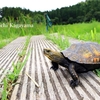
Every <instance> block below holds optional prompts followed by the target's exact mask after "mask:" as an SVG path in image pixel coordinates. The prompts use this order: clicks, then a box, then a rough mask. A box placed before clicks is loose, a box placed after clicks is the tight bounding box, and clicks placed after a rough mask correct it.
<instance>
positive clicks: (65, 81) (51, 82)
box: [11, 36, 100, 100]
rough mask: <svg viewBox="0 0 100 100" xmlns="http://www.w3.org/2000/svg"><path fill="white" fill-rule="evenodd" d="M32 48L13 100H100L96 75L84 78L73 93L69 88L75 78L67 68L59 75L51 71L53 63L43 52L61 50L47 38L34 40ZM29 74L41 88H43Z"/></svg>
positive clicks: (99, 82) (39, 37) (86, 74)
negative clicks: (44, 49)
mask: <svg viewBox="0 0 100 100" xmlns="http://www.w3.org/2000/svg"><path fill="white" fill-rule="evenodd" d="M29 48H30V49H31V53H30V56H29V58H28V61H27V63H26V65H25V67H24V68H23V70H22V72H21V74H20V76H19V79H18V82H20V84H18V85H16V86H15V88H14V90H13V93H12V97H11V100H100V78H99V77H97V76H96V75H95V74H94V73H93V72H88V73H84V74H80V81H81V83H80V85H79V86H78V87H76V88H75V89H72V88H71V87H70V86H69V81H70V80H71V77H70V75H69V73H68V72H67V70H66V69H65V68H63V67H61V66H60V68H59V69H58V70H57V71H56V72H54V71H53V70H52V69H51V70H50V67H51V63H50V60H49V59H47V58H46V57H45V56H44V55H43V48H51V49H54V50H58V49H57V47H56V46H55V45H54V44H53V43H52V42H50V41H48V40H46V39H45V37H44V36H33V37H32V38H31V41H30V44H29ZM26 73H28V74H29V75H30V76H31V77H32V78H33V79H34V80H35V81H36V82H37V83H38V84H39V86H40V87H39V88H38V87H36V86H35V84H34V83H33V81H32V80H31V79H30V78H29V77H28V76H27V75H26Z"/></svg>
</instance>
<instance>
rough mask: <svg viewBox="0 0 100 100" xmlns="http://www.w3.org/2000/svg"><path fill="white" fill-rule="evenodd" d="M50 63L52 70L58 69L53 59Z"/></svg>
mask: <svg viewBox="0 0 100 100" xmlns="http://www.w3.org/2000/svg"><path fill="white" fill-rule="evenodd" d="M51 63H52V67H51V68H50V69H53V70H54V71H56V70H57V69H58V64H57V63H55V62H53V61H52V62H51Z"/></svg>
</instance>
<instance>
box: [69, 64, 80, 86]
mask: <svg viewBox="0 0 100 100" xmlns="http://www.w3.org/2000/svg"><path fill="white" fill-rule="evenodd" d="M74 67H75V65H74V64H70V65H69V68H68V70H69V73H70V75H71V77H72V79H73V80H71V81H70V86H71V87H72V88H75V87H76V86H78V84H79V77H78V75H77V73H76V71H75V69H74Z"/></svg>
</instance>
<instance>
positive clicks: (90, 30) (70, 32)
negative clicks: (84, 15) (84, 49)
mask: <svg viewBox="0 0 100 100" xmlns="http://www.w3.org/2000/svg"><path fill="white" fill-rule="evenodd" d="M49 32H50V33H59V34H60V35H64V36H67V37H68V36H69V37H73V38H76V39H80V40H85V41H95V42H98V43H100V38H99V37H100V23H99V22H96V21H94V22H91V23H78V24H73V25H70V24H69V25H55V26H53V27H52V29H50V31H49Z"/></svg>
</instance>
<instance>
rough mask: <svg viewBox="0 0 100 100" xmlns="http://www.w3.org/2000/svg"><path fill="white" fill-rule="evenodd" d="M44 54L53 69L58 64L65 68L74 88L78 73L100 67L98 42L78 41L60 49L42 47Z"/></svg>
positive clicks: (55, 68)
mask: <svg viewBox="0 0 100 100" xmlns="http://www.w3.org/2000/svg"><path fill="white" fill-rule="evenodd" d="M43 53H44V55H45V56H46V57H47V58H49V59H50V60H51V64H52V67H51V69H53V70H54V71H56V70H57V69H58V68H59V65H60V66H62V67H65V68H67V70H68V72H69V74H70V76H71V77H72V80H71V81H70V86H71V87H72V88H75V87H76V86H78V85H79V83H80V79H79V74H78V73H85V72H88V71H93V70H95V69H99V68H100V44H98V43H96V42H91V41H90V42H79V43H74V44H71V45H70V46H69V47H68V48H67V49H65V50H62V51H57V50H52V49H49V48H44V49H43Z"/></svg>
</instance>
